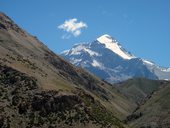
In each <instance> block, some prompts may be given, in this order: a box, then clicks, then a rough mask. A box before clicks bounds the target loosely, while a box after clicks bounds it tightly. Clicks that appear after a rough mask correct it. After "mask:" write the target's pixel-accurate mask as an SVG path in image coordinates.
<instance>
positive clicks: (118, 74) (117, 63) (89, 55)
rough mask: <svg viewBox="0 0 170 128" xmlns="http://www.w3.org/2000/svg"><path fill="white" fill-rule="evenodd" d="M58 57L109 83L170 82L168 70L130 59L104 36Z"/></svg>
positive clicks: (114, 41) (150, 62)
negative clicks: (154, 80)
mask: <svg viewBox="0 0 170 128" xmlns="http://www.w3.org/2000/svg"><path fill="white" fill-rule="evenodd" d="M61 56H62V57H64V58H65V59H66V60H68V61H69V62H71V63H72V64H74V65H75V66H78V67H83V68H85V69H87V70H88V71H90V72H92V73H94V74H95V75H97V76H98V77H100V78H101V79H104V80H106V81H108V82H110V83H115V82H120V81H124V80H127V79H129V78H133V77H145V78H148V79H161V80H165V79H166V80H170V68H162V67H160V66H158V65H156V64H155V63H153V62H152V61H149V60H146V59H143V58H138V57H135V56H133V55H132V54H130V53H129V52H127V51H126V50H125V49H124V48H123V47H122V46H121V45H120V44H119V43H118V42H117V41H116V40H115V39H114V38H112V37H111V36H109V35H107V34H105V35H103V36H100V37H99V38H97V39H96V40H95V41H93V42H90V43H81V44H77V45H74V46H73V47H72V48H71V49H70V50H66V51H64V52H62V53H61Z"/></svg>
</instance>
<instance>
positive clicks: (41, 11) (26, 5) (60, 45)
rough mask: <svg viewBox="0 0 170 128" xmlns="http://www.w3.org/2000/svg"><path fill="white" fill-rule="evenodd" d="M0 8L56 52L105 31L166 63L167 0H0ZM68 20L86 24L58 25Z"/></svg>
mask: <svg viewBox="0 0 170 128" xmlns="http://www.w3.org/2000/svg"><path fill="white" fill-rule="evenodd" d="M0 11H2V12H4V13H6V14H7V15H8V16H10V17H11V18H12V19H13V20H14V21H15V22H16V23H17V24H18V25H20V26H21V27H22V28H24V29H25V30H26V31H28V32H29V33H31V34H32V35H35V36H37V37H38V38H39V39H40V40H41V41H42V42H44V43H45V44H46V45H47V46H48V47H49V48H50V49H51V50H53V51H54V52H55V53H57V54H59V53H60V52H61V51H63V50H66V49H69V48H71V47H72V46H73V45H74V44H75V43H81V42H90V41H93V40H95V39H96V38H97V37H98V36H101V35H103V34H109V35H111V36H112V37H114V38H115V39H116V40H118V41H119V42H120V43H121V44H122V46H123V47H124V48H125V49H127V50H128V51H130V52H132V53H133V54H134V55H135V56H138V57H142V58H145V59H148V60H152V61H153V62H155V63H157V64H158V65H161V66H164V67H170V0H0ZM73 18H74V19H77V21H76V22H78V23H79V22H81V23H84V24H86V27H82V29H81V28H79V31H80V32H81V33H80V32H76V31H72V29H70V31H71V32H72V34H71V33H68V32H66V31H63V30H62V29H61V27H60V29H59V27H58V26H59V25H62V24H63V23H64V22H65V21H66V20H67V21H68V20H69V19H73ZM70 31H69V32H70ZM73 32H76V33H78V34H77V35H76V34H75V35H73ZM63 36H65V39H63V38H62V37H63ZM66 38H67V39H66Z"/></svg>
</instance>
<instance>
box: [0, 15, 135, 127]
mask: <svg viewBox="0 0 170 128" xmlns="http://www.w3.org/2000/svg"><path fill="white" fill-rule="evenodd" d="M0 89H1V97H0V102H1V103H0V109H1V110H2V111H0V124H1V125H0V126H2V127H13V128H15V127H19V126H22V127H23V128H24V127H27V128H28V127H45V128H46V127H88V128H92V127H93V128H98V127H113V128H114V127H116V128H119V127H120V128H122V127H124V126H123V124H122V122H121V121H120V120H119V119H124V118H125V117H126V116H127V115H129V114H130V113H131V112H132V111H133V110H134V109H135V108H136V104H135V103H133V102H131V101H129V100H128V99H127V98H126V97H125V96H123V95H122V94H120V92H119V91H118V90H117V89H116V88H114V87H112V86H111V85H109V84H107V83H105V82H104V81H101V80H100V79H98V78H97V77H95V76H93V75H91V74H89V73H88V72H86V71H84V70H83V69H80V68H76V67H74V66H73V65H72V64H69V63H68V62H66V61H65V60H63V59H62V58H60V57H59V56H57V55H56V54H54V53H53V52H52V51H50V50H49V49H48V48H47V47H46V46H45V45H44V44H43V43H41V42H40V41H39V40H38V39H37V38H36V37H33V36H31V35H30V34H28V33H27V32H25V31H24V30H23V29H21V28H20V27H19V26H18V25H16V24H15V23H14V22H13V21H12V20H11V19H10V18H9V17H7V16H6V15H5V14H3V13H0Z"/></svg>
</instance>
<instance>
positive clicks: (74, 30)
mask: <svg viewBox="0 0 170 128" xmlns="http://www.w3.org/2000/svg"><path fill="white" fill-rule="evenodd" d="M58 28H59V29H61V30H64V31H66V32H67V34H65V35H63V37H62V38H63V39H68V37H69V38H70V37H71V35H73V36H74V37H77V36H79V35H80V34H81V30H82V29H83V28H87V24H86V23H84V22H82V21H80V22H78V21H77V19H76V18H73V19H69V20H66V21H65V22H64V23H63V24H61V25H59V26H58Z"/></svg>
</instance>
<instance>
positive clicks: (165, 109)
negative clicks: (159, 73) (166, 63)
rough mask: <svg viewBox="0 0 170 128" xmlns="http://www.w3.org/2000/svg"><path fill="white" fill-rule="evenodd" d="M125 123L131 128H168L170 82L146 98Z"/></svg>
mask: <svg viewBox="0 0 170 128" xmlns="http://www.w3.org/2000/svg"><path fill="white" fill-rule="evenodd" d="M127 121H128V123H129V124H130V126H131V127H133V128H139V127H141V128H169V127H170V82H168V83H167V84H164V86H161V88H160V89H159V90H157V91H155V92H154V93H153V94H152V95H150V96H148V97H147V98H146V101H145V103H143V104H141V105H140V106H139V108H138V109H137V110H136V111H134V113H133V114H132V115H130V116H128V118H127Z"/></svg>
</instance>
